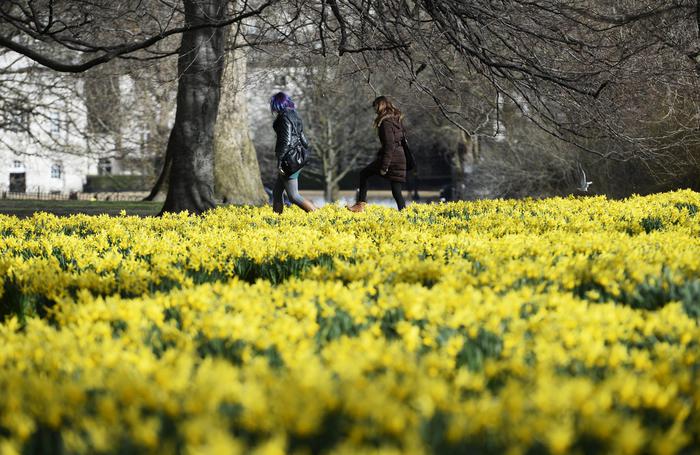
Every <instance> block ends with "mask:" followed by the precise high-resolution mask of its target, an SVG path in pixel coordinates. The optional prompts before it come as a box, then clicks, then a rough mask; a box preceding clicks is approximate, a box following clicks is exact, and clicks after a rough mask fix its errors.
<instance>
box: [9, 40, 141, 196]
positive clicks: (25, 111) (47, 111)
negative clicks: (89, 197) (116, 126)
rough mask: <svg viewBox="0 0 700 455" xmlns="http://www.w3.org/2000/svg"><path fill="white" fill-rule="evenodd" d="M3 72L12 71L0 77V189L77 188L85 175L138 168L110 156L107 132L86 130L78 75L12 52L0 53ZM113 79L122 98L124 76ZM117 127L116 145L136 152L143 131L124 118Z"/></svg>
mask: <svg viewBox="0 0 700 455" xmlns="http://www.w3.org/2000/svg"><path fill="white" fill-rule="evenodd" d="M3 73H5V74H12V75H14V74H16V76H14V77H13V76H7V77H3V79H2V80H1V81H0V193H5V195H7V194H6V193H8V192H16V193H29V194H32V193H42V194H46V193H61V194H68V193H71V192H80V191H83V187H84V185H85V183H86V181H87V177H88V176H90V175H106V174H112V175H116V174H135V173H136V174H138V173H140V172H139V170H138V169H137V170H135V169H134V168H133V166H129V165H128V164H127V163H126V161H122V160H120V159H119V158H118V157H115V155H116V153H115V149H116V144H115V142H116V140H115V139H114V136H113V135H109V134H94V133H93V134H91V133H88V131H89V127H88V110H87V108H86V103H85V100H84V97H83V91H84V83H83V80H82V78H81V77H79V76H75V75H64V74H59V73H55V72H53V71H50V70H45V69H44V68H41V67H39V66H38V65H36V64H35V63H33V62H31V61H30V60H28V59H26V58H20V57H19V56H18V55H17V54H12V53H6V54H4V55H1V56H0V74H3ZM118 84H119V90H120V91H121V92H122V93H123V96H124V97H125V98H127V99H128V97H129V96H130V95H131V92H132V85H133V84H131V83H130V79H129V78H128V77H127V76H123V77H119V78H118ZM16 100H19V102H18V101H16ZM114 108H115V106H102V107H101V109H105V110H109V109H114ZM125 118H126V119H129V114H126V115H125ZM122 131H123V132H121V136H120V138H119V141H120V145H121V146H122V147H124V148H126V147H130V150H136V152H134V154H133V155H135V154H137V153H138V143H139V142H140V141H141V142H142V141H143V138H144V131H143V130H142V129H140V128H139V127H138V125H131V124H129V123H126V124H125V127H124V128H123V129H122ZM124 144H126V146H125V145H124ZM133 155H132V156H129V158H130V160H132V161H133V159H134V156H133Z"/></svg>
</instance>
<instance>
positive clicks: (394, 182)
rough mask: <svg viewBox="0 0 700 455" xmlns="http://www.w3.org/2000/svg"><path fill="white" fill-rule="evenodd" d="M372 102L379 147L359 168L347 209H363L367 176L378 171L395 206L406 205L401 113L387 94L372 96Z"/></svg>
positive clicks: (404, 157) (365, 204)
mask: <svg viewBox="0 0 700 455" xmlns="http://www.w3.org/2000/svg"><path fill="white" fill-rule="evenodd" d="M372 106H373V107H374V110H375V111H376V113H377V117H376V118H375V119H374V127H375V128H377V132H378V134H379V141H380V142H381V144H382V147H381V149H379V153H378V154H377V159H376V160H374V161H372V162H371V163H370V164H369V165H367V167H365V168H364V169H362V171H361V172H360V190H359V192H358V195H357V202H356V203H355V205H353V206H350V207H348V209H349V210H350V211H352V212H362V211H363V210H364V209H365V207H366V206H367V180H368V179H369V178H370V177H372V176H374V175H379V176H381V177H384V178H385V179H387V180H389V182H391V194H392V195H393V196H394V200H395V201H396V205H397V207H398V209H399V210H403V209H404V208H405V207H406V202H405V201H404V199H403V194H402V185H403V183H404V182H405V181H406V155H405V154H404V147H403V142H404V138H405V135H406V132H405V131H404V128H403V125H402V123H401V119H402V118H403V115H402V114H401V111H400V110H399V109H398V108H397V107H396V106H394V104H393V103H392V102H391V100H389V98H387V97H386V96H380V97H378V98H377V99H375V100H374V102H373V103H372Z"/></svg>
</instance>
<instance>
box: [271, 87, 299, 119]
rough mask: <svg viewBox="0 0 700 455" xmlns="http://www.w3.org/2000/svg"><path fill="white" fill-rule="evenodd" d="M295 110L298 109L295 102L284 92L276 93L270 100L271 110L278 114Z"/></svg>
mask: <svg viewBox="0 0 700 455" xmlns="http://www.w3.org/2000/svg"><path fill="white" fill-rule="evenodd" d="M294 109H296V106H295V105H294V101H292V98H290V97H289V95H287V94H286V93H284V92H278V93H275V94H274V95H272V98H270V110H271V111H272V112H274V113H276V114H279V113H280V112H284V111H288V110H294Z"/></svg>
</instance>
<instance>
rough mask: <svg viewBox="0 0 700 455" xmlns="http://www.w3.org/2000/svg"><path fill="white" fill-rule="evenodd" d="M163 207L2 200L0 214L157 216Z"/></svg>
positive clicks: (155, 204)
mask: <svg viewBox="0 0 700 455" xmlns="http://www.w3.org/2000/svg"><path fill="white" fill-rule="evenodd" d="M162 206H163V202H162V201H158V202H141V201H70V200H69V201H39V200H15V199H0V213H1V214H6V215H16V216H18V217H22V218H24V217H28V216H32V214H34V212H48V213H53V214H55V215H74V214H77V213H84V214H86V215H100V214H103V213H104V214H107V215H119V212H120V211H122V210H125V211H126V214H127V215H138V216H149V215H156V214H158V212H159V211H160V209H161V207H162Z"/></svg>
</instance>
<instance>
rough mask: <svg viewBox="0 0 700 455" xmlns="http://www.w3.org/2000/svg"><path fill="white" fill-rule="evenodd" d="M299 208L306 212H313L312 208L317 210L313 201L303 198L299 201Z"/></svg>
mask: <svg viewBox="0 0 700 455" xmlns="http://www.w3.org/2000/svg"><path fill="white" fill-rule="evenodd" d="M301 208H302V209H304V210H305V211H307V212H313V211H314V210H318V207H316V206H315V205H314V203H313V202H311V201H310V200H308V199H304V202H302V203H301Z"/></svg>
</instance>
